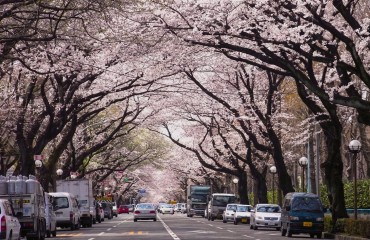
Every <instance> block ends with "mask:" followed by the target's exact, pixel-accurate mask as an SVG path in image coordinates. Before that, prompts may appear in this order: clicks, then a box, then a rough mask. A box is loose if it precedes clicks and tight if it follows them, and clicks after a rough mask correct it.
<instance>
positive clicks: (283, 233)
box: [280, 225, 286, 237]
mask: <svg viewBox="0 0 370 240" xmlns="http://www.w3.org/2000/svg"><path fill="white" fill-rule="evenodd" d="M280 231H281V236H283V237H284V236H285V235H286V230H285V229H284V227H283V225H281V229H280Z"/></svg>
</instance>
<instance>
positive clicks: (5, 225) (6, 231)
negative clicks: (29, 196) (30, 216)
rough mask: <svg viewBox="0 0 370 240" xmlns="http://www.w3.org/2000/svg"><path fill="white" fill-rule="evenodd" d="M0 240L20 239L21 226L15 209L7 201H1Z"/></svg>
mask: <svg viewBox="0 0 370 240" xmlns="http://www.w3.org/2000/svg"><path fill="white" fill-rule="evenodd" d="M0 226H1V227H0V239H7V240H8V239H9V240H13V239H20V237H21V224H20V223H19V221H18V218H17V217H16V216H15V215H14V209H13V207H12V205H11V204H10V202H9V201H8V200H6V199H0Z"/></svg>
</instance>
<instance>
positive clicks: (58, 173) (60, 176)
mask: <svg viewBox="0 0 370 240" xmlns="http://www.w3.org/2000/svg"><path fill="white" fill-rule="evenodd" d="M62 175H63V170H62V169H60V168H59V169H58V170H57V176H58V178H59V179H61V178H62Z"/></svg>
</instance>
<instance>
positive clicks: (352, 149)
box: [348, 140, 361, 220]
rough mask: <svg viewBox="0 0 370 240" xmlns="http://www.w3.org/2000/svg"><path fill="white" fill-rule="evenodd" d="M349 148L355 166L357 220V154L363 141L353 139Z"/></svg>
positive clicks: (355, 209) (355, 208) (355, 210)
mask: <svg viewBox="0 0 370 240" xmlns="http://www.w3.org/2000/svg"><path fill="white" fill-rule="evenodd" d="M348 149H349V151H350V152H351V153H353V158H352V160H353V168H354V174H353V176H354V188H355V194H354V212H355V220H357V161H356V157H357V154H358V153H359V152H360V151H361V143H360V141H358V140H352V141H351V142H350V143H349V145H348Z"/></svg>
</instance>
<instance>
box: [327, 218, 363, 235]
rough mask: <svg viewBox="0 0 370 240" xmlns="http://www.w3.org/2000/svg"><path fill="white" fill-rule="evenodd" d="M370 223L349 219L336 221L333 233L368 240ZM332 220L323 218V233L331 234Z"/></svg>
mask: <svg viewBox="0 0 370 240" xmlns="http://www.w3.org/2000/svg"><path fill="white" fill-rule="evenodd" d="M369 226H370V221H369V220H363V219H359V220H354V219H350V218H341V219H338V221H337V224H336V225H335V233H343V234H348V235H353V236H359V237H364V238H370V227H369ZM331 228H332V218H331V217H329V216H325V219H324V231H325V232H331Z"/></svg>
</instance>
